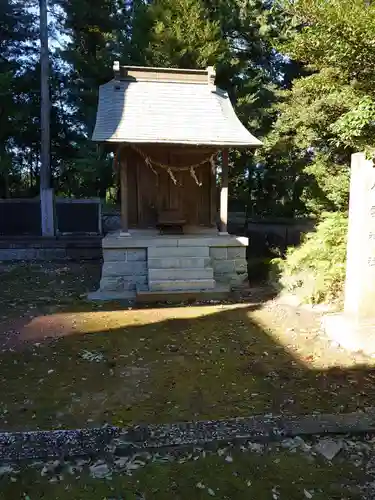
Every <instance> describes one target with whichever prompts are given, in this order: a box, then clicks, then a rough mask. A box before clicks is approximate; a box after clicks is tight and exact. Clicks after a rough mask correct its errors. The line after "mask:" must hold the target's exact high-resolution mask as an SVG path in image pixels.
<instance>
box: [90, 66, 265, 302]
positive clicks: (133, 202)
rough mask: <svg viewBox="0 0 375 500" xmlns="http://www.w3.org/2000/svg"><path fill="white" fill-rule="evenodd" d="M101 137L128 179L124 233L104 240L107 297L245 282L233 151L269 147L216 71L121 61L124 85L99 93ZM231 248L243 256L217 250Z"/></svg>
mask: <svg viewBox="0 0 375 500" xmlns="http://www.w3.org/2000/svg"><path fill="white" fill-rule="evenodd" d="M92 139H93V140H94V141H96V142H98V143H104V144H105V145H106V146H107V147H111V148H112V149H113V152H114V154H115V164H116V165H117V168H118V169H119V173H120V179H121V232H120V233H118V234H110V235H107V236H106V237H105V238H104V240H103V249H104V264H103V275H102V280H101V286H100V291H99V294H101V296H102V298H106V297H107V296H108V298H114V297H117V296H127V295H128V296H133V295H134V294H135V293H137V292H138V293H141V292H157V291H162V292H165V291H169V292H180V291H192V290H196V291H204V290H210V289H213V288H215V287H216V285H217V282H218V279H217V278H223V277H224V275H226V278H225V279H224V280H223V279H222V280H221V281H220V283H226V284H227V285H230V284H231V283H232V282H233V277H234V275H236V276H237V275H238V274H241V273H242V274H244V272H243V270H244V265H245V264H244V262H243V261H244V258H245V254H244V251H245V248H244V246H246V241H245V239H243V240H242V241H240V239H238V238H237V239H236V238H235V237H232V236H229V235H228V233H227V219H228V151H229V150H230V148H241V147H242V148H251V147H256V146H259V145H260V144H261V143H260V141H258V140H257V139H256V138H255V137H254V136H253V135H251V134H250V132H248V131H247V130H246V128H245V127H244V126H243V125H242V123H241V122H240V121H239V119H238V117H237V116H236V114H235V112H234V109H233V107H232V104H231V102H230V99H229V97H228V95H227V93H226V92H224V91H223V90H221V89H219V88H217V87H216V86H215V72H214V69H213V68H212V67H210V68H207V69H206V70H184V69H174V68H168V69H164V68H142V67H126V66H121V67H120V65H119V63H117V62H116V63H115V64H114V79H113V80H111V81H110V82H108V83H106V84H105V85H102V86H101V87H100V90H99V105H98V112H97V120H96V126H95V130H94V134H93V138H92ZM218 175H221V182H220V185H221V187H220V196H218V191H217V177H218ZM218 201H219V207H218V206H217V205H218ZM218 215H219V217H218ZM218 226H219V231H217V227H218ZM189 242H190V243H189ZM189 247H190V248H191V250H190V251H189V250H187V248H189ZM181 248H182V249H184V248H185V250H181ZM202 248H205V250H202ZM228 248H232V249H236V248H238V249H240V248H242V249H243V251H238V252H237V254H236V251H235V250H234V251H233V252H229V253H230V254H231V255H233V256H235V255H237V256H238V257H233V258H228V251H226V252H221V253H220V252H219V253H218V252H215V249H221V250H223V249H228ZM150 249H151V250H150ZM155 249H159V250H155ZM199 249H200V250H199ZM210 249H213V250H210ZM119 251H120V253H119ZM115 252H116V253H115ZM121 252H122V253H121ZM215 253H216V255H217V256H218V255H219V254H220V255H221V257H220V258H217V259H215V257H214V255H215ZM224 253H225V255H226V257H225V258H224ZM198 254H199V255H198ZM240 254H241V256H240ZM131 259H133V260H131ZM168 259H169V260H168ZM189 259H190V260H189ZM198 259H200V260H198ZM215 260H217V261H219V260H222V261H230V265H227V266H226V269H227V271H225V270H224V268H225V266H223V265H221V266H219V268H220V269H221V271H220V270H218V269H216V271H215V266H214V265H213V263H214V261H215ZM241 260H242V262H241V266H240V261H241ZM235 261H237V262H235ZM131 262H135V263H136V264H133V266H132V264H131ZM116 263H117V265H116ZM239 267H241V273H238V272H237V271H238V269H239ZM230 269H231V271H230ZM219 275H220V276H219ZM230 275H231V277H230ZM215 276H216V277H215Z"/></svg>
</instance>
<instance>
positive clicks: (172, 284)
mask: <svg viewBox="0 0 375 500" xmlns="http://www.w3.org/2000/svg"><path fill="white" fill-rule="evenodd" d="M149 288H150V291H151V292H173V291H180V290H185V291H193V290H212V289H213V288H215V280H213V279H205V280H204V279H200V280H162V281H150V282H149Z"/></svg>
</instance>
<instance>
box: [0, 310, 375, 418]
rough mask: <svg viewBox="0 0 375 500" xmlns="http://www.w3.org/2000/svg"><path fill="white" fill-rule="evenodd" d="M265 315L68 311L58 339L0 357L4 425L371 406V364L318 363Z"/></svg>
mask: <svg viewBox="0 0 375 500" xmlns="http://www.w3.org/2000/svg"><path fill="white" fill-rule="evenodd" d="M81 314H82V315H83V316H82V317H81ZM85 314H87V315H88V316H87V318H89V317H91V319H90V322H89V321H88V319H87V318H86V317H85ZM262 314H263V313H262V309H261V308H260V305H259V304H256V305H255V304H252V305H251V304H250V305H249V304H237V305H234V304H233V305H226V306H224V307H222V306H218V305H209V306H203V305H202V306H200V307H194V306H191V307H180V308H174V309H171V308H158V309H144V310H129V311H128V310H126V311H112V312H103V311H97V312H89V313H80V314H76V313H74V316H73V317H74V318H75V320H74V321H75V324H74V325H73V328H68V327H67V328H66V330H65V332H61V330H60V333H62V336H63V337H64V338H59V339H57V340H56V341H54V342H52V343H45V344H41V345H39V346H38V347H37V348H35V347H33V344H30V348H26V349H22V350H17V351H16V352H3V353H2V354H1V355H0V361H1V367H2V368H1V380H0V392H1V394H2V407H3V408H6V416H5V418H4V422H5V423H4V424H3V427H4V428H35V427H42V428H52V427H56V426H64V427H82V426H87V425H101V424H103V423H105V422H110V423H113V424H116V425H126V424H128V423H134V422H136V423H140V422H147V423H151V422H172V421H182V420H197V419H216V418H227V417H238V416H248V415H250V414H259V413H260V414H264V413H274V414H280V413H285V414H301V413H311V412H314V411H317V412H328V413H334V412H342V411H355V410H357V409H364V408H365V407H366V406H371V405H373V401H374V397H375V384H374V380H375V369H374V368H373V367H371V366H367V365H361V366H353V367H351V368H347V367H342V366H338V365H337V366H336V365H333V366H331V368H330V369H318V368H316V366H314V363H313V362H312V361H311V360H309V357H308V356H307V357H306V356H305V357H303V356H301V355H300V354H299V353H298V352H297V351H296V350H294V348H293V346H291V345H283V344H281V343H280V342H279V341H278V340H277V328H284V326H283V324H282V322H280V325H278V326H276V327H275V325H273V326H272V327H271V328H270V327H268V326H267V319H265V318H263V317H262ZM70 326H72V325H70ZM54 328H55V332H54V333H55V334H56V335H57V334H58V335H57V336H60V334H59V331H58V328H57V325H56V323H55V327H54ZM35 330H37V331H40V330H38V328H35V325H34V331H35ZM44 333H45V332H44ZM64 334H66V336H64ZM35 340H36V339H34V341H35Z"/></svg>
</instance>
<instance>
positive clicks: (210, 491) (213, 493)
mask: <svg viewBox="0 0 375 500" xmlns="http://www.w3.org/2000/svg"><path fill="white" fill-rule="evenodd" d="M207 493H208V494H209V495H211V496H212V497H214V496H215V492H214V490H212V489H211V488H208V490H207Z"/></svg>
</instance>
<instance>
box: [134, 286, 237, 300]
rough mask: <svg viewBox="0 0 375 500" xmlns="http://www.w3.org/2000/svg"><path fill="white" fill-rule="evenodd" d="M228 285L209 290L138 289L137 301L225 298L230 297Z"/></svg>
mask: <svg viewBox="0 0 375 500" xmlns="http://www.w3.org/2000/svg"><path fill="white" fill-rule="evenodd" d="M229 294H230V290H229V287H228V286H222V287H219V286H216V287H215V288H211V289H209V290H173V291H168V290H167V291H153V292H150V291H143V290H139V291H137V296H136V302H137V303H139V304H150V303H154V304H157V303H161V302H163V303H164V302H168V303H176V304H180V303H182V302H187V301H189V302H191V301H198V300H199V301H208V300H225V299H227V298H228V297H229Z"/></svg>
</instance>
